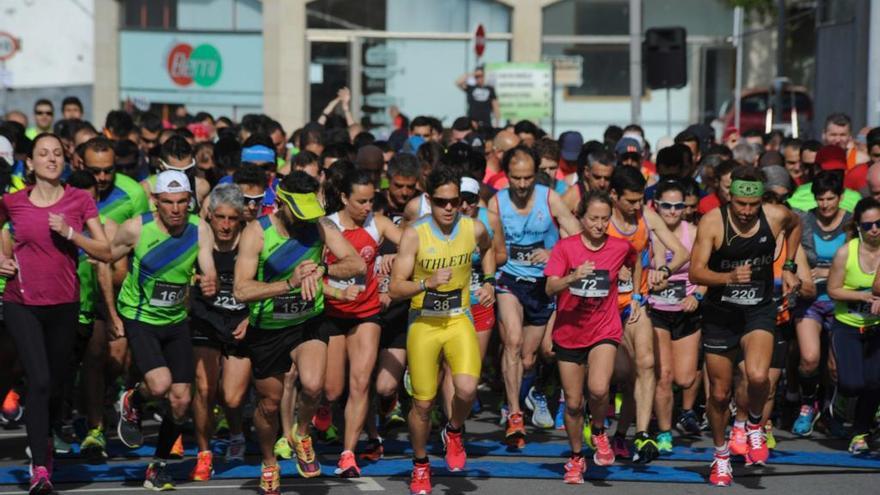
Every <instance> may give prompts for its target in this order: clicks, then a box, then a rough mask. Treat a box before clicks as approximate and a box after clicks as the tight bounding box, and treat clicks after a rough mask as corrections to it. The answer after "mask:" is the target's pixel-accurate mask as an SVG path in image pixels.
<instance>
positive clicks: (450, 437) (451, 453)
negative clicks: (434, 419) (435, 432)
mask: <svg viewBox="0 0 880 495" xmlns="http://www.w3.org/2000/svg"><path fill="white" fill-rule="evenodd" d="M461 433H462V432H461V430H459V431H458V433H455V432H452V431H449V424H447V425H446V426H444V427H443V430H441V431H440V438H441V439H442V440H443V450H444V452H445V453H446V455H445V457H446V467H447V468H449V470H450V471H452V472H455V471H461V470H462V469H464V466H465V464H466V463H467V453H466V452H465V451H464V443H463V442H462V440H461Z"/></svg>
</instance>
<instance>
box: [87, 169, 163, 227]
mask: <svg viewBox="0 0 880 495" xmlns="http://www.w3.org/2000/svg"><path fill="white" fill-rule="evenodd" d="M98 211H100V212H101V214H102V215H104V216H106V217H107V218H109V219H111V220H113V221H114V222H116V223H118V224H119V225H122V223H123V222H125V221H126V220H128V219H129V218H134V217H136V216H138V215H140V214H142V213H146V212H148V211H150V202H149V200H148V199H147V193H146V192H145V191H144V188H143V187H141V185H140V184H139V183H138V182H137V181H136V180H134V179H132V178H131V177H128V176H127V175H124V174H122V173H120V172H117V173H116V176H115V178H114V179H113V188H112V189H111V190H110V192H109V193H107V196H105V197H104V198H103V199H99V200H98Z"/></svg>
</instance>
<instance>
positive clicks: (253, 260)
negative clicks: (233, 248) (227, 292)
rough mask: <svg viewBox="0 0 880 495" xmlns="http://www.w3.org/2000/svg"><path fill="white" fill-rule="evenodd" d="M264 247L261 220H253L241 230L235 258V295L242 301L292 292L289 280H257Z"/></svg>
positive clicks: (257, 299)
mask: <svg viewBox="0 0 880 495" xmlns="http://www.w3.org/2000/svg"><path fill="white" fill-rule="evenodd" d="M262 249H263V228H262V226H260V224H259V222H251V223H249V224H247V226H245V228H244V230H243V231H242V232H241V240H240V241H239V243H238V256H237V257H236V258H235V274H234V280H235V282H234V285H233V295H234V296H235V298H236V299H238V300H239V301H241V302H245V303H246V302H251V301H259V300H262V299H268V298H270V297H275V296H280V295H282V294H287V293H288V292H290V286H289V285H288V282H289V281H288V280H279V281H277V282H269V283H266V282H259V281H257V280H255V277H256V276H257V266H258V264H259V260H260V251H261V250H262Z"/></svg>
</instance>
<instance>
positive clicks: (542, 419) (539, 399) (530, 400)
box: [525, 387, 555, 429]
mask: <svg viewBox="0 0 880 495" xmlns="http://www.w3.org/2000/svg"><path fill="white" fill-rule="evenodd" d="M525 402H526V407H528V408H529V410H531V411H532V424H533V425H535V426H536V427H538V428H544V429H549V428H553V426H554V425H555V423H554V421H553V415H552V414H550V408H549V407H547V397H546V396H545V395H544V393H543V392H541V391H540V390H538V389H537V388H535V387H532V388H530V389H529V393H528V394H527V395H526V400H525Z"/></svg>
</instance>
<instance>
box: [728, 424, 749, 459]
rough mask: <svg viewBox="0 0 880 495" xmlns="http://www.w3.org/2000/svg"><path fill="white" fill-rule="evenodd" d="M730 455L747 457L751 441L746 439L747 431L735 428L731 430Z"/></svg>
mask: <svg viewBox="0 0 880 495" xmlns="http://www.w3.org/2000/svg"><path fill="white" fill-rule="evenodd" d="M728 445H729V446H730V453H731V454H733V455H746V454H748V453H749V441H748V439H747V438H746V429H745V428H742V427H738V426H734V427H733V428H731V429H730V441H729V442H728Z"/></svg>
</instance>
